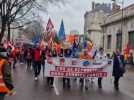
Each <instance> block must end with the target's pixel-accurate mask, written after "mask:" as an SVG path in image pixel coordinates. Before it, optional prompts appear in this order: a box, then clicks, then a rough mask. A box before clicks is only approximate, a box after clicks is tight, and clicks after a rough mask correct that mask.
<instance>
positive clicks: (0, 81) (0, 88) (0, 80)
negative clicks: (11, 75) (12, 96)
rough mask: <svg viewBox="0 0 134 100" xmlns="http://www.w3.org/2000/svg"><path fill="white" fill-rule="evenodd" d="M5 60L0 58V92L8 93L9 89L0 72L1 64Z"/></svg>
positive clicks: (0, 70)
mask: <svg viewBox="0 0 134 100" xmlns="http://www.w3.org/2000/svg"><path fill="white" fill-rule="evenodd" d="M5 62H6V61H5V60H4V59H0V93H6V94H7V93H10V90H9V89H8V88H7V87H6V84H5V82H4V79H3V73H2V70H3V67H4V66H3V65H4V64H5Z"/></svg>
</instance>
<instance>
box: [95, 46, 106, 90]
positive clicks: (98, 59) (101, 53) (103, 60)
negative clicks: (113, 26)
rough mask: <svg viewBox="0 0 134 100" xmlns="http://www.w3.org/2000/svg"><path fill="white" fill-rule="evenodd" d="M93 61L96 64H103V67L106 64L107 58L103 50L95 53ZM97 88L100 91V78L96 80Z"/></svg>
mask: <svg viewBox="0 0 134 100" xmlns="http://www.w3.org/2000/svg"><path fill="white" fill-rule="evenodd" d="M95 61H96V62H97V63H105V64H104V65H106V64H108V61H107V56H106V54H105V53H104V49H103V48H100V49H99V52H98V53H97V55H96V57H95ZM98 87H99V88H100V89H101V88H102V77H99V78H98Z"/></svg>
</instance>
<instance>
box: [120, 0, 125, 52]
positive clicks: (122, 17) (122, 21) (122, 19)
mask: <svg viewBox="0 0 134 100" xmlns="http://www.w3.org/2000/svg"><path fill="white" fill-rule="evenodd" d="M121 4H122V16H121V47H120V51H122V46H123V43H122V42H123V41H122V39H123V25H124V0H122V2H121Z"/></svg>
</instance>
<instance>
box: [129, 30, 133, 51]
mask: <svg viewBox="0 0 134 100" xmlns="http://www.w3.org/2000/svg"><path fill="white" fill-rule="evenodd" d="M129 41H130V44H131V47H132V49H134V32H130V33H129Z"/></svg>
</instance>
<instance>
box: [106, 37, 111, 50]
mask: <svg viewBox="0 0 134 100" xmlns="http://www.w3.org/2000/svg"><path fill="white" fill-rule="evenodd" d="M111 42H112V36H111V35H108V36H107V49H111Z"/></svg>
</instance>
